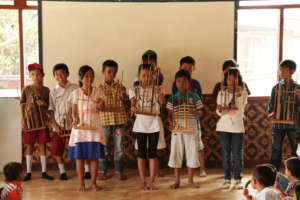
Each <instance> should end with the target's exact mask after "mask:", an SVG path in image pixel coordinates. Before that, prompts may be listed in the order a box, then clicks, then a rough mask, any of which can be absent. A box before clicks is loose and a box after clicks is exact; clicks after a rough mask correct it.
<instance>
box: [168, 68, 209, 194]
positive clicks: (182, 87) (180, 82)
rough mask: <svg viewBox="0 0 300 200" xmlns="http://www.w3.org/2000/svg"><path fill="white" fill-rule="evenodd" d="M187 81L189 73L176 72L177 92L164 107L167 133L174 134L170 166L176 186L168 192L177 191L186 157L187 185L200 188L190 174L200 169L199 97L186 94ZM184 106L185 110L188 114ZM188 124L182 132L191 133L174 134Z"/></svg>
mask: <svg viewBox="0 0 300 200" xmlns="http://www.w3.org/2000/svg"><path fill="white" fill-rule="evenodd" d="M190 81H191V75H190V74H189V72H188V71H186V70H183V69H181V70H179V71H178V72H177V73H176V75H175V82H176V87H177V88H178V92H176V94H173V95H172V96H171V97H170V98H169V100H168V103H167V109H168V110H169V124H170V129H171V130H170V131H173V133H172V139H171V153H170V159H169V166H170V167H172V168H174V175H175V183H174V184H173V185H171V186H170V187H171V189H177V188H179V187H180V170H181V168H182V162H183V159H184V157H186V165H187V168H188V184H189V186H190V187H193V188H198V187H199V186H198V185H197V184H196V183H194V179H193V173H194V169H195V168H198V167H199V166H200V163H199V159H198V150H199V147H198V145H199V138H198V136H199V135H198V125H197V123H199V114H200V112H199V111H200V109H201V107H202V106H203V105H202V102H201V99H200V97H199V96H198V94H196V93H193V92H190V91H189V89H188V86H189V83H190ZM183 106H185V107H186V106H187V109H188V111H186V108H185V107H183ZM183 109H184V111H183ZM187 124H188V125H189V126H188V127H184V128H183V130H187V129H189V130H190V131H192V132H184V131H180V130H179V129H177V130H173V128H176V127H182V126H185V125H187Z"/></svg>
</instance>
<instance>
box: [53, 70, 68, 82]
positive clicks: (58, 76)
mask: <svg viewBox="0 0 300 200" xmlns="http://www.w3.org/2000/svg"><path fill="white" fill-rule="evenodd" d="M54 77H55V80H56V81H57V82H58V84H59V85H65V84H66V83H67V81H68V77H69V74H68V73H67V72H65V70H63V69H59V70H56V71H55V72H54Z"/></svg>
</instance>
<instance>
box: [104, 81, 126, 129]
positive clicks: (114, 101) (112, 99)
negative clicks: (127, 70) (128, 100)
mask: <svg viewBox="0 0 300 200" xmlns="http://www.w3.org/2000/svg"><path fill="white" fill-rule="evenodd" d="M118 87H119V88H124V89H125V90H126V88H125V87H124V86H123V85H122V84H120V83H118V82H115V81H113V82H112V84H108V83H106V82H105V83H103V84H100V86H99V88H100V94H101V98H102V99H103V100H104V101H105V105H114V106H120V112H100V121H101V123H102V125H103V126H111V125H122V124H126V123H127V115H126V110H125V104H124V101H123V100H121V99H120V97H118V96H117V95H115V94H116V92H117V90H118Z"/></svg>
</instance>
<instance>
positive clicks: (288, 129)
mask: <svg viewBox="0 0 300 200" xmlns="http://www.w3.org/2000/svg"><path fill="white" fill-rule="evenodd" d="M296 67H297V65H296V63H295V62H294V61H292V60H284V61H282V62H281V63H280V65H279V76H280V80H281V81H280V82H279V83H278V84H277V85H275V86H274V87H273V89H272V93H271V99H270V102H269V108H268V113H269V118H270V119H273V118H274V110H275V108H276V106H277V103H276V100H275V99H276V88H277V87H281V88H284V89H286V90H287V89H288V88H292V90H293V91H295V90H296V89H299V88H300V85H298V84H297V83H296V82H294V81H293V79H292V75H293V74H294V72H295V70H296ZM299 105H300V102H299V98H297V96H296V99H295V104H294V106H295V107H294V108H293V110H294V111H295V112H294V113H295V117H294V120H295V124H281V123H273V125H272V132H273V133H272V154H271V161H270V162H271V163H272V164H273V165H274V166H275V167H276V168H277V170H279V169H280V165H281V160H282V155H281V154H282V143H283V140H284V138H285V135H287V136H288V139H289V143H290V145H291V149H292V156H297V155H296V151H297V143H298V141H297V132H298V131H299V127H297V126H296V124H297V123H298V122H297V120H296V119H297V116H296V114H297V111H298V107H299ZM285 108H286V106H285V104H281V105H280V109H281V110H284V109H285Z"/></svg>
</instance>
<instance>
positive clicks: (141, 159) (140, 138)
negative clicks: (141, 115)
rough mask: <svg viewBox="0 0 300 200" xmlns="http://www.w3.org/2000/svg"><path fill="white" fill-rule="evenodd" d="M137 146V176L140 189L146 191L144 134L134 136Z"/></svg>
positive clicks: (145, 138)
mask: <svg viewBox="0 0 300 200" xmlns="http://www.w3.org/2000/svg"><path fill="white" fill-rule="evenodd" d="M136 139H137V144H138V168H139V176H140V180H141V182H142V189H144V190H146V189H147V184H146V158H147V155H146V153H147V135H146V134H145V133H137V134H136Z"/></svg>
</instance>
